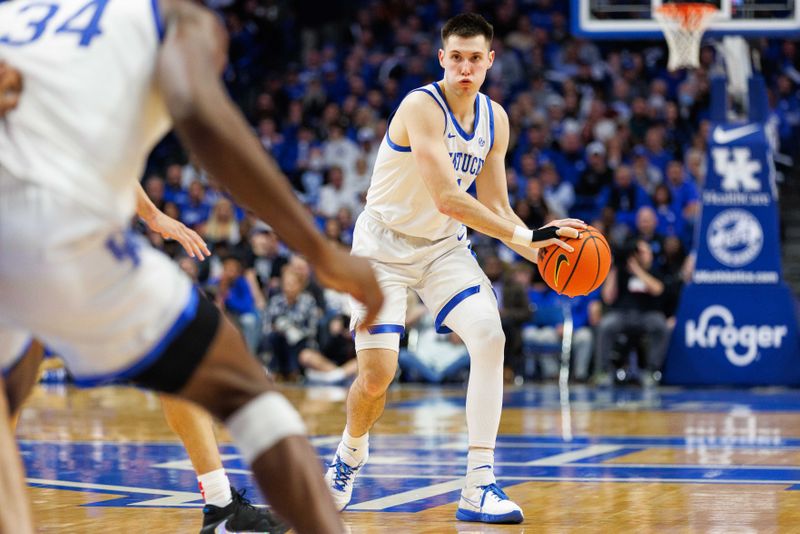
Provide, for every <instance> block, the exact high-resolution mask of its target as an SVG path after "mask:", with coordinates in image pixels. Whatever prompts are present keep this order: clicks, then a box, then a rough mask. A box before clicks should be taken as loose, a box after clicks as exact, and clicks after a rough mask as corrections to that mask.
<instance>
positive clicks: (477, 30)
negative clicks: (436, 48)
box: [442, 13, 494, 47]
mask: <svg viewBox="0 0 800 534" xmlns="http://www.w3.org/2000/svg"><path fill="white" fill-rule="evenodd" d="M451 35H456V36H458V37H475V36H476V35H483V36H484V37H485V38H486V42H487V43H491V42H492V38H493V37H494V28H493V27H492V25H491V24H489V23H488V22H486V19H485V18H483V17H482V16H480V15H478V14H477V13H462V14H460V15H456V16H455V17H453V18H451V19H450V20H448V21H447V22H445V23H444V26H442V47H444V45H445V44H446V42H447V38H448V37H450V36H451Z"/></svg>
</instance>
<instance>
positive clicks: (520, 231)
mask: <svg viewBox="0 0 800 534" xmlns="http://www.w3.org/2000/svg"><path fill="white" fill-rule="evenodd" d="M532 241H533V230H530V229H528V228H525V227H524V226H519V225H517V226H516V227H514V235H513V236H511V242H512V243H514V244H515V245H522V246H523V247H528V246H530V244H531V242H532Z"/></svg>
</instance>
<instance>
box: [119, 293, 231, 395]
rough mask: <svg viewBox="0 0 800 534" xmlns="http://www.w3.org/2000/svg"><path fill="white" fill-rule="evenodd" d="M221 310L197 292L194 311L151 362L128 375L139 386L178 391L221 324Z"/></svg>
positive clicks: (186, 380)
mask: <svg viewBox="0 0 800 534" xmlns="http://www.w3.org/2000/svg"><path fill="white" fill-rule="evenodd" d="M220 319H221V318H220V311H219V309H217V307H216V306H214V305H213V304H212V303H211V302H210V301H209V300H208V299H207V298H206V297H205V296H203V295H200V298H199V299H198V303H197V313H195V316H194V319H192V320H191V322H189V324H188V325H186V328H184V329H183V331H182V332H181V333H180V334H178V336H177V337H176V338H175V339H173V340H172V342H171V343H170V344H169V345H168V346H167V348H166V349H165V350H164V353H163V354H162V355H161V357H160V358H159V359H158V360H156V362H155V363H153V365H151V366H150V367H148V368H147V369H145V370H144V371H143V372H141V373H139V374H138V375H136V376H135V377H133V378H131V379H130V380H131V382H133V383H134V384H136V385H138V386H142V387H144V388H147V389H153V390H156V391H163V392H164V393H175V392H177V391H179V390H180V389H181V388H183V386H185V385H186V383H187V382H188V381H189V378H191V376H192V374H194V371H195V369H197V366H198V365H200V362H201V361H203V358H204V357H205V355H206V353H207V352H208V349H209V348H210V347H211V343H212V342H213V341H214V337H215V336H216V335H217V330H218V329H219V326H220Z"/></svg>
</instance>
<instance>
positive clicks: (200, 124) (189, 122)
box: [158, 0, 383, 324]
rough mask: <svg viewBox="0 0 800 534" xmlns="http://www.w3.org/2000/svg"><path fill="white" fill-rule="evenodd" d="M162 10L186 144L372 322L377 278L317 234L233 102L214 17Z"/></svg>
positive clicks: (165, 66) (163, 83) (170, 5)
mask: <svg viewBox="0 0 800 534" xmlns="http://www.w3.org/2000/svg"><path fill="white" fill-rule="evenodd" d="M161 5H162V8H163V11H162V15H163V18H164V21H165V26H166V36H165V38H164V43H163V45H162V49H161V54H160V58H159V64H158V81H159V86H160V88H161V91H162V92H163V94H164V96H165V99H166V103H167V107H168V108H169V111H170V114H171V116H172V118H173V121H174V123H175V129H176V130H177V132H178V135H179V136H180V138H181V141H182V142H183V143H184V145H185V146H186V147H187V148H188V149H189V151H191V152H192V153H194V154H196V155H197V157H198V159H199V160H200V162H201V164H202V165H203V167H204V168H205V169H206V170H207V171H208V172H209V173H211V174H212V175H213V176H215V177H216V178H217V179H219V180H220V182H222V183H224V184H225V186H226V187H227V188H228V189H229V190H230V192H231V193H232V194H233V196H234V197H235V198H236V199H237V201H238V203H239V204H240V205H245V206H249V207H250V208H251V209H252V210H253V211H254V212H255V213H256V214H257V215H258V217H259V218H261V219H262V220H264V221H266V222H268V223H270V224H271V225H272V227H273V228H275V231H276V232H277V233H278V234H279V235H280V236H281V239H282V240H283V241H285V242H286V243H287V244H288V245H289V246H290V247H291V248H293V249H294V250H296V251H297V252H299V253H300V254H302V255H304V256H306V257H307V258H309V260H310V261H311V263H313V264H314V266H315V267H316V274H317V277H318V278H319V280H320V281H321V282H322V283H324V284H325V285H327V286H329V287H331V288H333V289H336V290H339V291H343V292H347V293H350V294H351V295H353V296H354V297H355V298H356V299H358V300H359V301H361V302H363V303H364V304H365V306H366V308H367V316H366V317H365V321H364V324H369V323H370V322H371V321H372V320H373V319H374V317H375V316H376V315H377V313H378V311H379V310H380V307H381V304H382V303H383V295H382V293H381V291H380V288H379V287H378V283H377V281H376V280H375V275H374V274H373V272H372V269H371V268H370V266H369V263H368V262H367V261H366V260H364V259H362V258H356V257H352V256H350V255H349V254H348V253H347V252H346V251H344V250H342V249H341V248H339V247H336V246H334V245H333V244H331V243H329V242H328V241H327V240H326V239H325V238H324V237H323V236H322V234H321V233H319V232H318V231H317V229H316V228H315V226H314V224H313V222H312V220H311V218H310V217H309V215H308V214H307V212H306V210H305V209H304V208H303V206H302V205H301V204H300V202H299V201H298V200H297V198H296V197H295V195H294V193H293V192H292V190H291V188H290V187H289V185H288V182H287V180H286V178H285V177H284V176H283V174H281V172H280V170H279V169H278V168H277V166H276V165H275V163H274V162H273V161H272V160H271V159H270V158H269V157H268V156H267V155H266V154H265V153H264V149H263V147H262V146H261V144H260V143H259V142H258V141H257V139H256V138H255V137H254V136H253V134H252V132H251V129H250V127H249V126H248V124H247V122H246V121H245V120H244V117H243V116H242V114H241V113H240V112H239V111H238V110H237V109H236V107H235V105H234V104H233V102H232V101H231V100H230V98H229V97H228V94H227V92H226V90H225V88H224V86H223V85H222V82H221V80H220V77H219V75H218V70H219V69H218V68H215V67H218V66H219V65H220V64H221V62H220V58H221V57H223V58H224V57H225V56H226V49H227V36H226V35H225V31H224V29H223V28H222V26H221V24H220V22H219V21H218V19H217V17H216V16H215V15H214V14H213V13H211V12H210V11H208V10H206V9H204V8H201V7H198V6H195V5H193V4H192V3H190V2H188V1H186V0H165V1H162V2H161Z"/></svg>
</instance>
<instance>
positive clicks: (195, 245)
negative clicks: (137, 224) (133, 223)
mask: <svg viewBox="0 0 800 534" xmlns="http://www.w3.org/2000/svg"><path fill="white" fill-rule="evenodd" d="M145 223H147V226H148V227H149V228H150V229H151V230H153V231H154V232H158V233H159V234H161V237H163V238H165V239H174V240H175V241H177V242H178V243H180V244H181V246H182V247H183V249H184V250H185V251H186V253H187V254H188V255H189V256H191V257H192V258H197V259H199V260H200V261H202V260H204V259H206V258H207V257H208V256H211V251H210V250H208V245H206V242H205V241H203V238H202V237H200V234H198V233H197V232H195V231H194V230H192V229H191V228H188V227H187V226H186V225H184V224H183V223H182V222H180V221H176V220H175V219H173V218H172V217H170V216H168V215H165V214H164V213H161V212H157V213H156V214H155V215H154V216H153V217H152V218H150V219H145Z"/></svg>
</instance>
